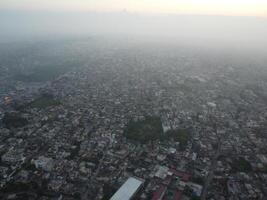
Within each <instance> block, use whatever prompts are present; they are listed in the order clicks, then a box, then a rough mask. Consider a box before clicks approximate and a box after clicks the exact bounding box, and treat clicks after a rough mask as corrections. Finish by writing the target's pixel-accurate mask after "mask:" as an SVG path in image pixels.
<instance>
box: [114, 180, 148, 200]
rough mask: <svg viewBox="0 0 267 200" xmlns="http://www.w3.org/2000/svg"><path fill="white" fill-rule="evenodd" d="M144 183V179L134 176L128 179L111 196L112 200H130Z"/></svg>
mask: <svg viewBox="0 0 267 200" xmlns="http://www.w3.org/2000/svg"><path fill="white" fill-rule="evenodd" d="M142 184H143V181H141V180H139V179H136V178H134V177H130V178H128V180H127V181H126V182H125V183H124V184H123V185H122V186H121V187H120V189H119V190H118V191H117V192H116V193H115V194H114V195H113V196H112V197H111V199H110V200H130V199H131V198H132V197H133V196H134V194H135V193H136V192H137V191H138V189H139V188H140V187H141V185H142Z"/></svg>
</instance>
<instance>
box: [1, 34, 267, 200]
mask: <svg viewBox="0 0 267 200" xmlns="http://www.w3.org/2000/svg"><path fill="white" fill-rule="evenodd" d="M0 51H1V57H0V60H1V61H0V120H1V124H0V133H1V134H0V156H1V159H0V199H10V200H12V199H30V200H31V199H40V200H48V199H63V200H65V199H66V200H67V199H68V200H74V199H81V200H85V199H87V200H88V199H89V200H101V199H103V200H106V199H107V200H108V199H111V200H116V199H120V197H119V195H121V193H123V192H125V191H123V190H127V191H126V193H128V195H129V197H128V198H127V199H140V200H160V199H162V200H197V199H199V200H205V199H207V200H208V199H209V200H226V199H229V200H241V199H242V200H264V199H267V149H266V143H267V137H266V133H267V68H266V62H265V61H262V60H260V59H257V58H252V57H253V56H251V57H246V56H245V55H232V52H230V53H225V52H223V53H222V52H220V51H219V50H216V49H215V50H214V51H212V52H210V51H208V50H207V51H203V50H201V49H198V48H193V47H192V48H191V47H184V46H182V45H180V46H179V45H176V44H168V45H164V44H161V43H150V42H147V43H142V42H139V41H132V42H129V41H128V42H125V43H122V42H121V41H119V40H116V39H114V40H111V41H110V40H107V39H106V40H105V39H96V38H89V39H84V40H67V41H63V40H62V41H59V42H54V41H52V42H51V41H48V42H43V43H39V44H38V45H36V44H35V43H33V44H27V45H26V44H18V45H17V46H2V47H1V48H0ZM256 60H257V61H256ZM261 61H262V62H261ZM252 65H253V68H252V67H251V66H252Z"/></svg>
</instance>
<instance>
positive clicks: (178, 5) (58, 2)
mask: <svg viewBox="0 0 267 200" xmlns="http://www.w3.org/2000/svg"><path fill="white" fill-rule="evenodd" d="M0 8H1V9H23V10H24V9H27V10H28V9H30V10H53V11H66V10H68V11H69V10H74V11H77V10H83V11H84V10H88V11H121V10H127V11H129V12H141V13H172V14H204V15H210V14H211V15H241V16H244V15H245V16H267V0H0Z"/></svg>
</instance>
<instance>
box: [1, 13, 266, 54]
mask: <svg viewBox="0 0 267 200" xmlns="http://www.w3.org/2000/svg"><path fill="white" fill-rule="evenodd" d="M0 27H1V32H0V36H1V42H6V41H7V42H9V41H16V40H23V39H34V38H58V37H59V38H62V37H64V36H68V37H69V36H75V37H77V36H79V37H87V36H94V35H102V36H118V37H124V36H127V37H137V36H138V37H139V36H141V37H140V38H144V39H145V38H155V39H159V38H160V39H159V40H160V41H166V42H168V41H169V42H174V41H177V42H184V43H187V44H200V45H205V46H207V47H224V46H228V47H231V48H236V49H246V48H248V49H250V50H253V51H254V50H255V51H261V52H265V48H266V45H267V37H266V35H267V19H266V18H256V17H229V16H189V15H141V14H131V13H128V12H121V13H93V12H80V13H78V12H48V11H47V12H45V11H41V12H37V11H31V12H30V11H0Z"/></svg>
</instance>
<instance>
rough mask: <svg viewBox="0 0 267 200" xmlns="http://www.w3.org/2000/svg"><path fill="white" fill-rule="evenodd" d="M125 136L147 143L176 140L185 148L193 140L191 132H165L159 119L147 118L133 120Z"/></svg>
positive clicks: (176, 130) (128, 125) (125, 131)
mask: <svg viewBox="0 0 267 200" xmlns="http://www.w3.org/2000/svg"><path fill="white" fill-rule="evenodd" d="M124 134H125V136H126V137H127V138H128V139H130V140H135V141H138V142H141V143H147V142H149V141H154V140H161V141H164V140H171V139H172V140H174V141H176V142H179V143H180V146H181V147H185V146H186V145H187V143H188V141H189V140H190V139H191V134H190V131H188V130H186V129H175V130H169V131H167V132H166V133H164V132H163V128H162V123H161V120H160V118H159V117H146V118H145V119H144V120H139V121H133V120H131V121H130V122H129V123H128V124H127V126H126V128H125V130H124Z"/></svg>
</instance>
